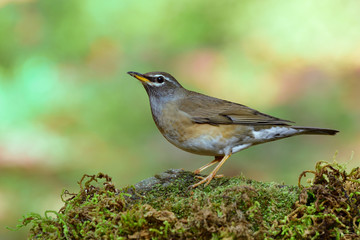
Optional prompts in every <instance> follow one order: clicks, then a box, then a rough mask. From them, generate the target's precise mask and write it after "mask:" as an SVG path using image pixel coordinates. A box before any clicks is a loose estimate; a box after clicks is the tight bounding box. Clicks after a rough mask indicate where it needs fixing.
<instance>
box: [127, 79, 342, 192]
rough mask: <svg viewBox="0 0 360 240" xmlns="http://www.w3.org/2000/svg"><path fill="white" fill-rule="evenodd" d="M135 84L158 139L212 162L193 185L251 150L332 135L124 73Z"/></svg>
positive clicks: (172, 81) (164, 81)
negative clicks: (304, 137)
mask: <svg viewBox="0 0 360 240" xmlns="http://www.w3.org/2000/svg"><path fill="white" fill-rule="evenodd" d="M128 74H130V75H131V76H133V77H135V78H137V79H138V80H140V82H141V83H142V84H143V86H144V88H145V90H146V92H147V94H148V96H149V99H150V107H151V112H152V116H153V119H154V121H155V124H156V126H157V127H158V129H159V130H160V132H161V133H162V135H163V136H164V137H165V138H166V139H167V140H168V141H169V142H170V143H172V144H174V145H175V146H176V147H178V148H180V149H182V150H185V151H187V152H190V153H194V154H200V155H207V156H215V159H214V160H213V161H211V162H210V163H208V164H206V165H204V166H202V167H200V168H199V169H197V170H195V173H196V174H199V173H200V172H201V171H203V170H204V169H206V168H208V167H210V166H212V165H214V164H215V163H218V164H217V166H216V167H215V168H214V169H213V171H212V172H211V173H210V174H209V175H208V176H207V177H205V178H202V180H201V181H199V182H198V183H196V184H194V185H192V187H193V188H194V187H197V186H199V185H200V184H203V183H205V185H207V184H209V183H210V181H211V180H212V179H213V178H214V177H215V176H216V173H217V172H218V171H219V169H220V167H221V166H222V165H223V164H224V163H225V161H226V160H227V159H228V158H229V157H230V156H231V154H234V153H236V152H239V151H241V150H244V149H246V148H249V147H251V146H254V145H257V144H260V143H265V142H270V141H275V140H279V139H282V138H287V137H291V136H295V135H301V134H316V135H335V134H336V133H337V132H338V131H337V130H333V129H326V128H314V127H300V126H292V125H290V124H291V123H293V122H291V121H288V120H283V119H280V118H277V117H273V116H270V115H267V114H264V113H261V112H259V111H256V110H254V109H251V108H249V107H247V106H244V105H242V104H238V103H233V102H229V101H226V100H222V99H218V98H214V97H210V96H207V95H203V94H200V93H197V92H193V91H189V90H187V89H185V88H183V87H182V86H181V85H180V83H179V82H178V81H177V80H176V79H175V78H174V77H173V76H171V75H170V74H169V73H166V72H148V73H145V74H141V73H137V72H128Z"/></svg>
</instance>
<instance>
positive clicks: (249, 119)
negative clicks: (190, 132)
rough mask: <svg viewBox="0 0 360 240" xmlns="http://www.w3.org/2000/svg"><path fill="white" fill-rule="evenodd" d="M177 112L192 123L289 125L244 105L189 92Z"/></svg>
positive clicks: (282, 120)
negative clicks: (181, 113) (187, 117)
mask: <svg viewBox="0 0 360 240" xmlns="http://www.w3.org/2000/svg"><path fill="white" fill-rule="evenodd" d="M179 110H180V111H183V112H184V113H186V114H187V115H188V116H189V117H190V118H191V120H192V121H193V122H196V123H207V124H212V125H218V124H245V125H246V124H248V125H269V124H271V125H289V123H292V122H291V121H288V120H284V119H280V118H277V117H273V116H270V115H267V114H264V113H261V112H259V111H256V110H254V109H252V108H249V107H247V106H245V105H241V104H238V103H233V102H229V101H226V100H222V99H218V98H214V97H210V96H207V95H203V94H200V93H196V92H191V93H190V94H189V95H188V96H187V97H186V98H185V99H184V100H182V101H181V102H180V103H179Z"/></svg>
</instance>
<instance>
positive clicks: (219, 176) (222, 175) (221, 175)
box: [195, 174, 224, 180]
mask: <svg viewBox="0 0 360 240" xmlns="http://www.w3.org/2000/svg"><path fill="white" fill-rule="evenodd" d="M195 177H196V178H198V179H200V180H202V179H204V178H206V177H203V176H195ZM222 177H224V174H219V175H215V176H214V177H213V178H222Z"/></svg>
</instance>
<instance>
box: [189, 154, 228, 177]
mask: <svg viewBox="0 0 360 240" xmlns="http://www.w3.org/2000/svg"><path fill="white" fill-rule="evenodd" d="M222 158H223V157H222V156H216V157H215V159H214V160H212V161H211V162H209V163H208V164H205V165H204V166H202V167H200V168H198V169H196V170H195V171H194V174H199V173H200V172H202V171H204V170H205V169H207V168H208V167H211V166H212V165H214V164H215V163H217V162H220V161H221V159H222Z"/></svg>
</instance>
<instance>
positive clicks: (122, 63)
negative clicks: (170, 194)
mask: <svg viewBox="0 0 360 240" xmlns="http://www.w3.org/2000/svg"><path fill="white" fill-rule="evenodd" d="M359 14H360V2H359V1H343V0H334V1H300V0H298V1H286V0H283V1H275V0H269V1H257V0H255V1H254V0H242V1H235V0H233V1H231V0H225V1H215V0H214V1H209V0H200V1H192V0H182V1H166V0H155V1H146V0H142V1H130V0H122V1H89V0H78V1H64V0H53V1H49V0H41V1H35V0H34V1H29V0H17V1H15V0H2V1H0V238H1V239H23V238H25V236H26V233H27V229H23V230H20V231H17V232H11V231H9V230H6V229H5V226H9V227H15V226H16V224H17V223H18V222H17V221H18V219H20V218H21V217H22V215H25V214H26V213H29V212H37V213H40V214H43V212H44V211H45V210H47V209H54V210H58V209H59V208H60V207H61V205H62V203H61V200H60V198H59V196H60V194H61V192H62V190H63V189H68V190H69V191H77V189H78V187H77V183H76V182H77V181H78V180H79V179H80V178H81V176H82V175H83V174H85V173H87V174H96V173H98V172H104V173H107V174H109V175H110V176H112V177H113V180H114V182H115V184H116V186H117V187H124V186H126V185H130V184H134V183H136V182H137V181H140V180H142V179H144V178H147V177H150V176H152V175H154V174H156V173H160V172H162V171H164V170H167V169H169V168H184V169H187V170H194V169H196V168H198V167H199V166H202V165H203V164H205V163H207V162H208V161H210V160H212V159H211V158H210V157H204V156H196V155H192V154H189V153H186V152H183V151H181V150H179V149H177V148H176V147H174V146H172V145H171V144H169V143H168V142H166V140H165V139H164V138H163V137H162V136H161V134H160V133H159V132H158V130H157V129H156V127H155V124H154V123H153V120H152V118H151V113H150V108H149V103H148V99H147V95H146V93H145V91H144V89H143V87H142V86H141V84H140V83H138V82H137V81H136V80H135V79H134V78H132V77H130V76H128V75H127V74H126V72H127V71H139V72H148V71H154V70H160V71H167V72H170V73H171V74H173V75H174V76H175V77H176V78H177V79H178V80H179V81H180V82H181V83H182V84H183V85H184V86H185V87H187V88H189V89H192V90H195V91H199V92H202V93H205V94H208V95H212V96H216V97H219V98H223V99H227V100H230V101H235V102H239V103H243V104H245V105H248V106H250V107H252V108H256V109H258V110H260V111H262V112H265V113H268V114H271V115H275V116H277V117H280V118H284V119H290V120H294V121H296V122H297V124H299V125H308V126H318V127H328V128H335V129H339V130H340V131H341V133H340V134H339V135H337V136H336V137H325V136H302V137H295V138H290V139H287V140H283V141H277V142H273V143H268V144H265V145H260V146H256V147H253V148H250V149H248V150H246V151H244V152H241V153H238V154H236V155H234V156H232V157H231V159H230V160H229V161H228V162H227V163H226V164H225V165H224V166H223V167H222V169H221V172H222V173H224V174H225V175H227V176H235V175H239V174H241V173H243V174H244V175H245V176H246V177H249V178H252V179H256V180H262V181H277V182H283V183H285V184H296V183H297V178H298V175H299V174H300V172H301V171H303V170H306V169H312V168H313V167H314V164H315V163H316V162H317V161H319V160H328V161H332V159H333V158H334V155H335V153H336V152H337V151H338V155H337V157H336V159H337V161H338V162H344V163H347V164H348V167H349V168H350V167H354V166H359V165H360V164H359V155H358V153H359V152H360V127H359V121H360V25H359ZM353 152H355V154H354V156H353V157H352V154H353Z"/></svg>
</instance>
